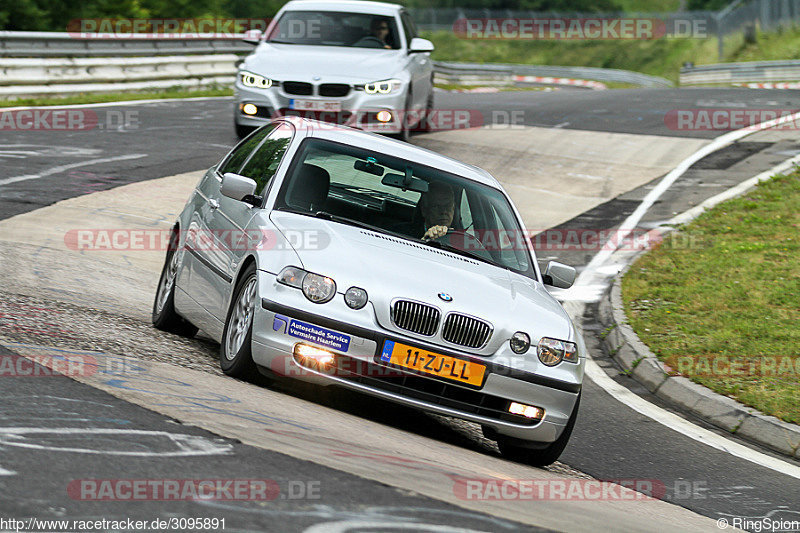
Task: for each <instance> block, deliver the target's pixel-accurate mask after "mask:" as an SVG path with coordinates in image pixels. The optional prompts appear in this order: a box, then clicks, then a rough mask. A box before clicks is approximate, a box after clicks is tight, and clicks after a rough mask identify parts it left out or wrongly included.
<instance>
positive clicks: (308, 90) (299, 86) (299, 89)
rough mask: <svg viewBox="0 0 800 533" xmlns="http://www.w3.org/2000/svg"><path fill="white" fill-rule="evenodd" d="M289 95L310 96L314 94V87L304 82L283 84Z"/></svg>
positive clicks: (286, 82)
mask: <svg viewBox="0 0 800 533" xmlns="http://www.w3.org/2000/svg"><path fill="white" fill-rule="evenodd" d="M281 85H282V86H283V90H284V92H286V93H287V94H300V95H304V96H308V95H310V94H313V93H314V86H313V85H311V84H310V83H306V82H304V81H285V82H283V83H281Z"/></svg>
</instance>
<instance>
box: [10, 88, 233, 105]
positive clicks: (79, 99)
mask: <svg viewBox="0 0 800 533" xmlns="http://www.w3.org/2000/svg"><path fill="white" fill-rule="evenodd" d="M203 96H233V89H223V88H212V89H202V90H197V91H187V90H183V89H168V90H164V91H152V92H141V93H133V92H131V93H108V94H90V93H81V94H75V95H71V96H64V97H60V98H21V99H19V100H2V101H0V107H17V106H47V105H55V106H57V105H71V104H96V103H102V102H122V101H126V100H149V99H155V98H198V97H203Z"/></svg>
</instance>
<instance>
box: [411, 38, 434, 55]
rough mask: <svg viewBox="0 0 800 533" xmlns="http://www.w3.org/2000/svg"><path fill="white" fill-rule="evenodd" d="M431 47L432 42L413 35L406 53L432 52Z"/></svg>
mask: <svg viewBox="0 0 800 533" xmlns="http://www.w3.org/2000/svg"><path fill="white" fill-rule="evenodd" d="M433 48H434V46H433V43H432V42H430V41H429V40H428V39H423V38H421V37H414V38H413V39H411V43H410V44H409V45H408V53H409V54H413V53H415V52H433Z"/></svg>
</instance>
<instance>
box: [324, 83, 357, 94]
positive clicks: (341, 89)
mask: <svg viewBox="0 0 800 533" xmlns="http://www.w3.org/2000/svg"><path fill="white" fill-rule="evenodd" d="M349 92H350V86H349V85H347V84H344V83H323V84H322V85H320V86H319V95H320V96H347V93H349Z"/></svg>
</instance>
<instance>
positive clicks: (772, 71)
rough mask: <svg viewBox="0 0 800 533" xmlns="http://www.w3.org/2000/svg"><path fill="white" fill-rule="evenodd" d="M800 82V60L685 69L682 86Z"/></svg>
mask: <svg viewBox="0 0 800 533" xmlns="http://www.w3.org/2000/svg"><path fill="white" fill-rule="evenodd" d="M795 80H800V60H791V61H753V62H749V63H718V64H714V65H700V66H692V67H683V68H682V69H681V72H680V83H681V85H704V84H715V83H724V84H729V83H748V82H772V81H795Z"/></svg>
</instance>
